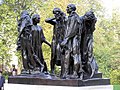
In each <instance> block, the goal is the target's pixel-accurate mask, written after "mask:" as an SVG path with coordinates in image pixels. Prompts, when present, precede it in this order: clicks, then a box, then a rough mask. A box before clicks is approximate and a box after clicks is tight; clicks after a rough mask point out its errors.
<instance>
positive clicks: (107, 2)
mask: <svg viewBox="0 0 120 90" xmlns="http://www.w3.org/2000/svg"><path fill="white" fill-rule="evenodd" d="M101 1H102V2H103V6H104V7H105V9H106V13H107V16H110V17H111V16H112V11H113V10H114V9H117V10H118V11H119V12H120V0H101Z"/></svg>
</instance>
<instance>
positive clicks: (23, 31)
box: [17, 11, 36, 74]
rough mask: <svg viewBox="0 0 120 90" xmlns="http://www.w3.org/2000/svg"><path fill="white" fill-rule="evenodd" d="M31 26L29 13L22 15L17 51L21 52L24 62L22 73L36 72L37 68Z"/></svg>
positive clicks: (25, 12) (19, 24)
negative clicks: (32, 45)
mask: <svg viewBox="0 0 120 90" xmlns="http://www.w3.org/2000/svg"><path fill="white" fill-rule="evenodd" d="M31 26H32V21H31V18H30V16H29V14H28V12H27V11H23V12H22V13H21V17H20V20H19V21H18V32H19V36H18V41H17V45H18V47H17V50H21V53H22V60H23V68H24V69H23V71H22V73H28V74H29V73H30V70H34V69H35V67H36V63H35V60H34V58H33V53H34V52H33V49H32V47H31Z"/></svg>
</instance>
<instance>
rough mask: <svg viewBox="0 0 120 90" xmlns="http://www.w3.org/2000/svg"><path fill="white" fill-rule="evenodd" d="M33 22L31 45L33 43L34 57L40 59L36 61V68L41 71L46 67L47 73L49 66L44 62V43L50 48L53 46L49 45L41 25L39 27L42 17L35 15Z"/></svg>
mask: <svg viewBox="0 0 120 90" xmlns="http://www.w3.org/2000/svg"><path fill="white" fill-rule="evenodd" d="M32 22H33V25H32V27H31V36H32V38H31V41H32V42H31V43H32V48H33V51H34V55H35V56H36V57H37V58H38V59H36V67H38V68H40V69H41V68H43V65H44V68H43V72H44V71H45V72H47V65H46V62H45V61H44V58H43V53H42V43H43V42H44V43H46V44H47V45H49V46H51V45H50V44H49V42H47V41H46V39H45V36H44V33H43V30H42V28H41V27H40V26H39V25H37V24H38V23H39V22H40V16H39V15H38V14H34V15H33V16H32ZM42 64H43V65H42ZM40 66H41V67H40Z"/></svg>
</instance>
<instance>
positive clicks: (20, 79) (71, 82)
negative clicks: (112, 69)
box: [8, 73, 110, 86]
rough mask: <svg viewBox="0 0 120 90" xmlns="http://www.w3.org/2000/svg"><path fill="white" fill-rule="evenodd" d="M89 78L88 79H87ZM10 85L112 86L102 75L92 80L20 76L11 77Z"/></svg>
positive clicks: (49, 76) (48, 76)
mask: <svg viewBox="0 0 120 90" xmlns="http://www.w3.org/2000/svg"><path fill="white" fill-rule="evenodd" d="M86 78H87V77H86ZM8 83H13V84H30V85H53V86H93V85H110V79H102V73H98V74H96V75H94V77H93V78H92V79H85V80H79V79H59V78H57V77H55V76H51V75H43V74H39V75H19V76H9V78H8Z"/></svg>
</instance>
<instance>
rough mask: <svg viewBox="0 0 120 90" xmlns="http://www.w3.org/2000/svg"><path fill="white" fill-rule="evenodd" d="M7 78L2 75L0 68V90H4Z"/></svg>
mask: <svg viewBox="0 0 120 90" xmlns="http://www.w3.org/2000/svg"><path fill="white" fill-rule="evenodd" d="M4 83H5V78H4V77H3V76H2V71H1V70H0V90H4Z"/></svg>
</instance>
